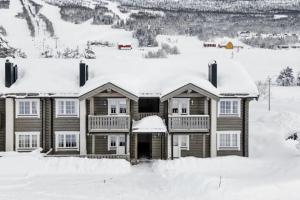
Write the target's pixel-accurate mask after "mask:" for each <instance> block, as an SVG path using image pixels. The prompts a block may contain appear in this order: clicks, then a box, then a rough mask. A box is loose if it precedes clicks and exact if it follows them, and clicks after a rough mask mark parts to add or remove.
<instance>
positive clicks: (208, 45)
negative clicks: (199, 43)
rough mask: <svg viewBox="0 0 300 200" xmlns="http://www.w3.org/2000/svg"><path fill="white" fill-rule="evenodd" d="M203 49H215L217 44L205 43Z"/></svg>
mask: <svg viewBox="0 0 300 200" xmlns="http://www.w3.org/2000/svg"><path fill="white" fill-rule="evenodd" d="M203 47H205V48H208V47H213V48H215V47H217V44H216V43H210V42H204V43H203Z"/></svg>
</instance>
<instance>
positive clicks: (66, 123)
mask: <svg viewBox="0 0 300 200" xmlns="http://www.w3.org/2000/svg"><path fill="white" fill-rule="evenodd" d="M52 104H53V109H52V113H53V136H52V138H53V149H55V132H56V131H76V132H79V131H80V119H79V117H56V103H55V99H53V102H52ZM78 109H79V108H78ZM54 153H55V154H79V151H61V150H60V151H57V152H54Z"/></svg>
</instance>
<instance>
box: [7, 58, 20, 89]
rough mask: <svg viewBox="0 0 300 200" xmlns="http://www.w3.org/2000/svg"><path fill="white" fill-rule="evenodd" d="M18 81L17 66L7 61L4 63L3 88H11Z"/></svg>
mask: <svg viewBox="0 0 300 200" xmlns="http://www.w3.org/2000/svg"><path fill="white" fill-rule="evenodd" d="M17 79H18V66H17V65H14V64H13V63H11V62H10V61H9V60H6V62H5V87H8V88H9V87H10V86H12V85H13V84H14V83H15V82H16V81H17Z"/></svg>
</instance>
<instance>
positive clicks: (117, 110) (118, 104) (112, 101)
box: [107, 98, 128, 115]
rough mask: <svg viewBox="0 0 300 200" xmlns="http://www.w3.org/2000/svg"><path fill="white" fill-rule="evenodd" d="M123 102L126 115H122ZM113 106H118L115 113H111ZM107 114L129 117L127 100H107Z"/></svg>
mask: <svg viewBox="0 0 300 200" xmlns="http://www.w3.org/2000/svg"><path fill="white" fill-rule="evenodd" d="M122 101H124V102H125V109H126V113H120V105H121V102H122ZM113 103H116V104H113ZM112 105H115V106H116V112H115V113H112V112H111V107H112ZM107 113H108V115H127V114H128V105H127V99H126V98H108V99H107Z"/></svg>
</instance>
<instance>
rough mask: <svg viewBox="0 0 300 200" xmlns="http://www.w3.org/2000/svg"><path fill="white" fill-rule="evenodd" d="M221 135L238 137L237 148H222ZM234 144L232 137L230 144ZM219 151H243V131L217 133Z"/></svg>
mask: <svg viewBox="0 0 300 200" xmlns="http://www.w3.org/2000/svg"><path fill="white" fill-rule="evenodd" d="M221 134H229V135H234V134H236V135H237V146H236V147H233V146H230V147H221V146H220V143H221V141H220V139H221V137H220V135H221ZM231 142H232V139H231V136H230V143H231ZM217 150H221V151H230V150H235V151H240V150H241V131H218V132H217Z"/></svg>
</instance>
